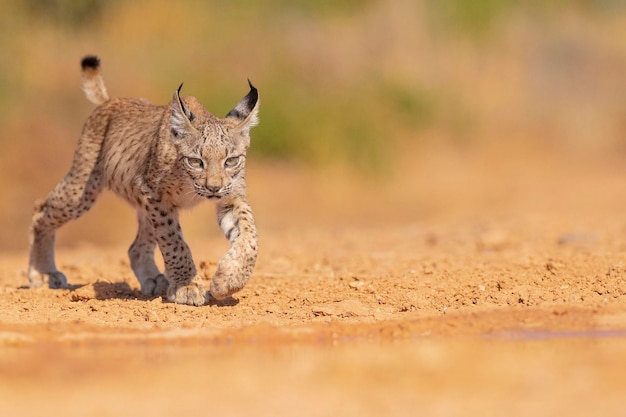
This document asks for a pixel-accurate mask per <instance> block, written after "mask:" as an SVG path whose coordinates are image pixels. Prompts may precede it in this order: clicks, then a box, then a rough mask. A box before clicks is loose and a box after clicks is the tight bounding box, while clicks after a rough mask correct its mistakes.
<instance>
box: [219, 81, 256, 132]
mask: <svg viewBox="0 0 626 417" xmlns="http://www.w3.org/2000/svg"><path fill="white" fill-rule="evenodd" d="M248 85H249V86H250V92H249V93H248V94H247V95H246V96H245V97H244V98H242V99H241V100H240V101H239V103H237V105H236V106H235V108H234V109H232V110H231V111H229V112H228V114H227V115H226V118H230V119H234V120H236V121H237V125H236V126H235V127H234V130H235V131H240V132H247V131H249V130H250V129H251V128H253V127H254V126H256V125H257V124H259V91H258V90H257V89H256V88H255V87H254V86H253V85H252V83H251V82H250V80H248Z"/></svg>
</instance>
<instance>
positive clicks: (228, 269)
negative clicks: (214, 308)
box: [209, 257, 252, 300]
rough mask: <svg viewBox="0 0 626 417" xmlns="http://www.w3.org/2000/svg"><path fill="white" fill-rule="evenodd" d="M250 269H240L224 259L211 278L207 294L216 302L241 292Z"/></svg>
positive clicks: (236, 264) (227, 259) (234, 263)
mask: <svg viewBox="0 0 626 417" xmlns="http://www.w3.org/2000/svg"><path fill="white" fill-rule="evenodd" d="M251 272H252V271H251V269H245V268H242V267H241V266H240V265H239V264H238V263H236V262H234V261H232V260H230V259H229V258H228V257H225V258H224V259H222V261H220V263H219V265H218V268H217V271H216V272H215V275H213V278H211V286H210V290H209V292H210V293H211V296H212V297H214V298H215V299H216V300H223V299H224V298H226V297H230V296H231V295H233V294H234V293H236V292H237V291H239V290H241V289H242V288H243V287H244V286H245V285H246V282H247V281H248V278H249V277H250V274H251Z"/></svg>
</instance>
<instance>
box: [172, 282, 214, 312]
mask: <svg viewBox="0 0 626 417" xmlns="http://www.w3.org/2000/svg"><path fill="white" fill-rule="evenodd" d="M167 300H168V301H171V302H174V303H177V304H188V305H190V306H201V305H204V303H205V302H206V290H205V289H204V286H203V285H202V284H201V283H200V282H199V281H197V280H194V281H192V282H191V283H190V284H187V285H177V284H172V285H170V287H169V288H168V289H167Z"/></svg>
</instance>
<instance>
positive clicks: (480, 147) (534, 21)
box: [0, 0, 626, 251]
mask: <svg viewBox="0 0 626 417" xmlns="http://www.w3.org/2000/svg"><path fill="white" fill-rule="evenodd" d="M86 54H97V55H98V56H100V57H101V59H102V68H103V74H104V77H105V81H106V84H107V87H108V90H109V94H110V95H111V96H139V97H145V98H147V99H149V100H150V101H152V102H154V103H157V104H166V103H168V102H169V100H170V98H171V95H172V93H173V92H174V90H175V89H176V88H177V87H178V85H179V84H180V83H181V82H183V81H184V83H185V86H184V90H183V94H189V95H194V96H196V97H198V98H199V100H200V101H201V102H202V103H203V104H204V105H205V107H206V108H207V109H208V110H209V111H211V112H213V113H215V114H216V115H219V116H223V115H225V114H226V113H227V112H228V110H229V109H230V108H231V107H233V106H234V105H235V104H236V103H237V101H238V100H239V99H240V98H241V97H242V96H243V95H245V94H246V93H247V89H248V88H247V83H246V79H247V78H250V80H251V81H252V82H253V83H254V84H255V85H256V86H257V87H258V89H259V91H260V95H261V110H260V111H261V124H260V125H259V126H258V127H257V128H255V129H254V130H253V133H252V138H253V141H252V147H251V150H250V155H249V159H248V160H249V165H250V168H249V173H248V178H249V183H250V199H251V201H252V204H253V208H255V211H256V214H257V218H258V221H259V225H260V226H261V228H266V229H271V228H284V227H289V226H297V225H298V224H306V225H309V226H315V225H316V224H329V222H330V224H335V225H339V224H342V225H345V224H356V225H359V224H362V225H365V224H375V223H377V222H378V223H384V222H389V221H396V222H406V221H407V220H408V221H410V220H412V219H429V218H431V219H435V218H436V217H437V213H441V212H444V211H446V210H447V212H448V213H452V212H453V211H454V209H455V208H457V209H458V208H459V206H460V205H461V206H464V207H465V208H466V209H468V210H470V211H471V210H472V207H475V208H476V211H477V212H478V211H479V207H481V204H485V199H486V198H487V199H489V201H488V203H489V204H490V205H491V206H498V204H510V202H511V201H518V202H521V201H523V200H526V199H528V198H527V197H528V196H526V195H520V194H519V193H516V190H517V188H516V187H517V185H519V184H520V181H521V182H522V183H523V181H525V178H530V179H528V181H532V182H531V183H529V184H530V186H529V187H527V188H529V189H530V188H532V187H533V186H534V184H537V186H540V185H541V183H542V181H543V178H544V177H543V173H544V172H546V171H545V170H548V169H550V167H552V171H550V172H557V174H554V175H553V177H555V178H560V177H559V175H562V176H563V177H565V176H568V175H570V174H571V173H575V172H579V171H582V172H583V173H584V172H585V170H587V169H589V170H590V172H593V169H592V168H590V167H606V166H610V167H613V168H612V169H614V170H615V173H616V175H620V174H623V175H626V171H625V170H624V169H623V168H622V166H623V165H624V164H623V163H622V161H623V159H624V158H626V2H625V1H623V0H571V1H567V0H552V1H539V0H525V1H524V0H522V1H514V0H472V1H466V0H393V1H389V0H344V1H330V0H318V1H306V0H263V1H251V0H234V1H177V2H172V1H121V0H83V1H80V2H76V1H73V0H23V1H18V0H4V1H3V5H2V13H1V14H0V126H1V130H0V131H1V132H2V133H1V136H0V230H1V232H0V233H1V234H0V250H4V251H7V250H9V251H10V250H23V249H25V248H26V247H27V243H28V242H27V230H28V225H29V223H30V217H31V214H32V205H33V202H34V200H35V199H37V198H42V197H44V196H45V195H46V194H47V193H48V192H49V191H50V190H51V189H52V187H53V186H54V185H55V184H56V182H58V181H59V180H60V179H61V178H62V176H63V175H65V173H66V172H67V170H68V168H69V165H70V161H71V158H72V152H73V148H74V146H75V143H76V140H77V138H78V135H79V134H80V131H81V127H82V124H83V122H84V121H85V119H86V117H87V116H88V115H89V113H90V112H91V111H92V110H93V105H91V104H90V103H89V102H88V101H87V100H86V99H85V98H84V96H83V94H82V91H81V90H80V65H79V63H80V59H81V57H82V56H84V55H86ZM561 168H562V169H563V170H560V169H561ZM558 172H561V173H562V174H558ZM494 187H495V189H496V192H494ZM594 187H595V185H591V186H590V188H594ZM625 191H626V190H625ZM102 200H103V201H102V202H101V203H100V204H97V205H96V207H95V208H94V209H93V210H92V212H90V213H89V214H87V215H86V216H85V219H81V220H80V221H78V222H73V224H70V225H68V226H66V228H64V229H63V230H62V231H61V234H60V236H59V241H60V244H61V245H74V244H77V243H79V242H85V241H86V242H90V243H94V244H113V243H115V244H118V243H123V244H126V243H130V242H131V241H132V239H133V237H134V233H135V221H134V213H133V211H132V210H131V209H129V208H127V207H126V206H125V205H124V204H123V203H121V202H118V201H117V200H116V199H115V198H113V197H112V196H111V195H110V193H107V195H106V196H104V197H103V198H102ZM479 201H480V202H481V204H478V202H479ZM207 206H209V207H207V208H202V209H200V210H199V211H198V212H197V213H196V214H188V215H186V216H188V217H187V220H185V221H187V222H188V223H189V224H190V225H191V226H190V227H188V228H186V229H185V231H186V234H188V235H191V236H192V237H193V236H201V235H203V234H207V233H208V234H212V233H219V232H218V231H217V228H216V227H215V226H214V223H215V221H214V213H213V209H212V208H211V207H210V205H207ZM548 206H549V202H545V207H548ZM542 207H543V206H542ZM461 208H463V207H461ZM207 219H208V220H207Z"/></svg>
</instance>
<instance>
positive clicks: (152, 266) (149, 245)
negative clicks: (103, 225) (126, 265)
mask: <svg viewBox="0 0 626 417" xmlns="http://www.w3.org/2000/svg"><path fill="white" fill-rule="evenodd" d="M137 222H138V223H139V227H138V230H137V237H136V238H135V241H134V242H133V244H132V245H131V246H130V248H129V249H128V257H129V259H130V266H131V268H132V269H133V272H134V273H135V276H136V277H137V279H138V280H139V284H140V285H141V292H142V293H143V294H146V295H162V294H164V293H165V291H166V290H167V287H168V282H167V279H166V278H165V276H164V275H163V274H162V273H161V271H159V268H158V267H157V266H156V263H155V262H154V250H155V248H156V237H155V235H154V229H153V227H152V224H151V223H150V219H149V218H148V215H147V213H145V212H144V211H143V210H137Z"/></svg>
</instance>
